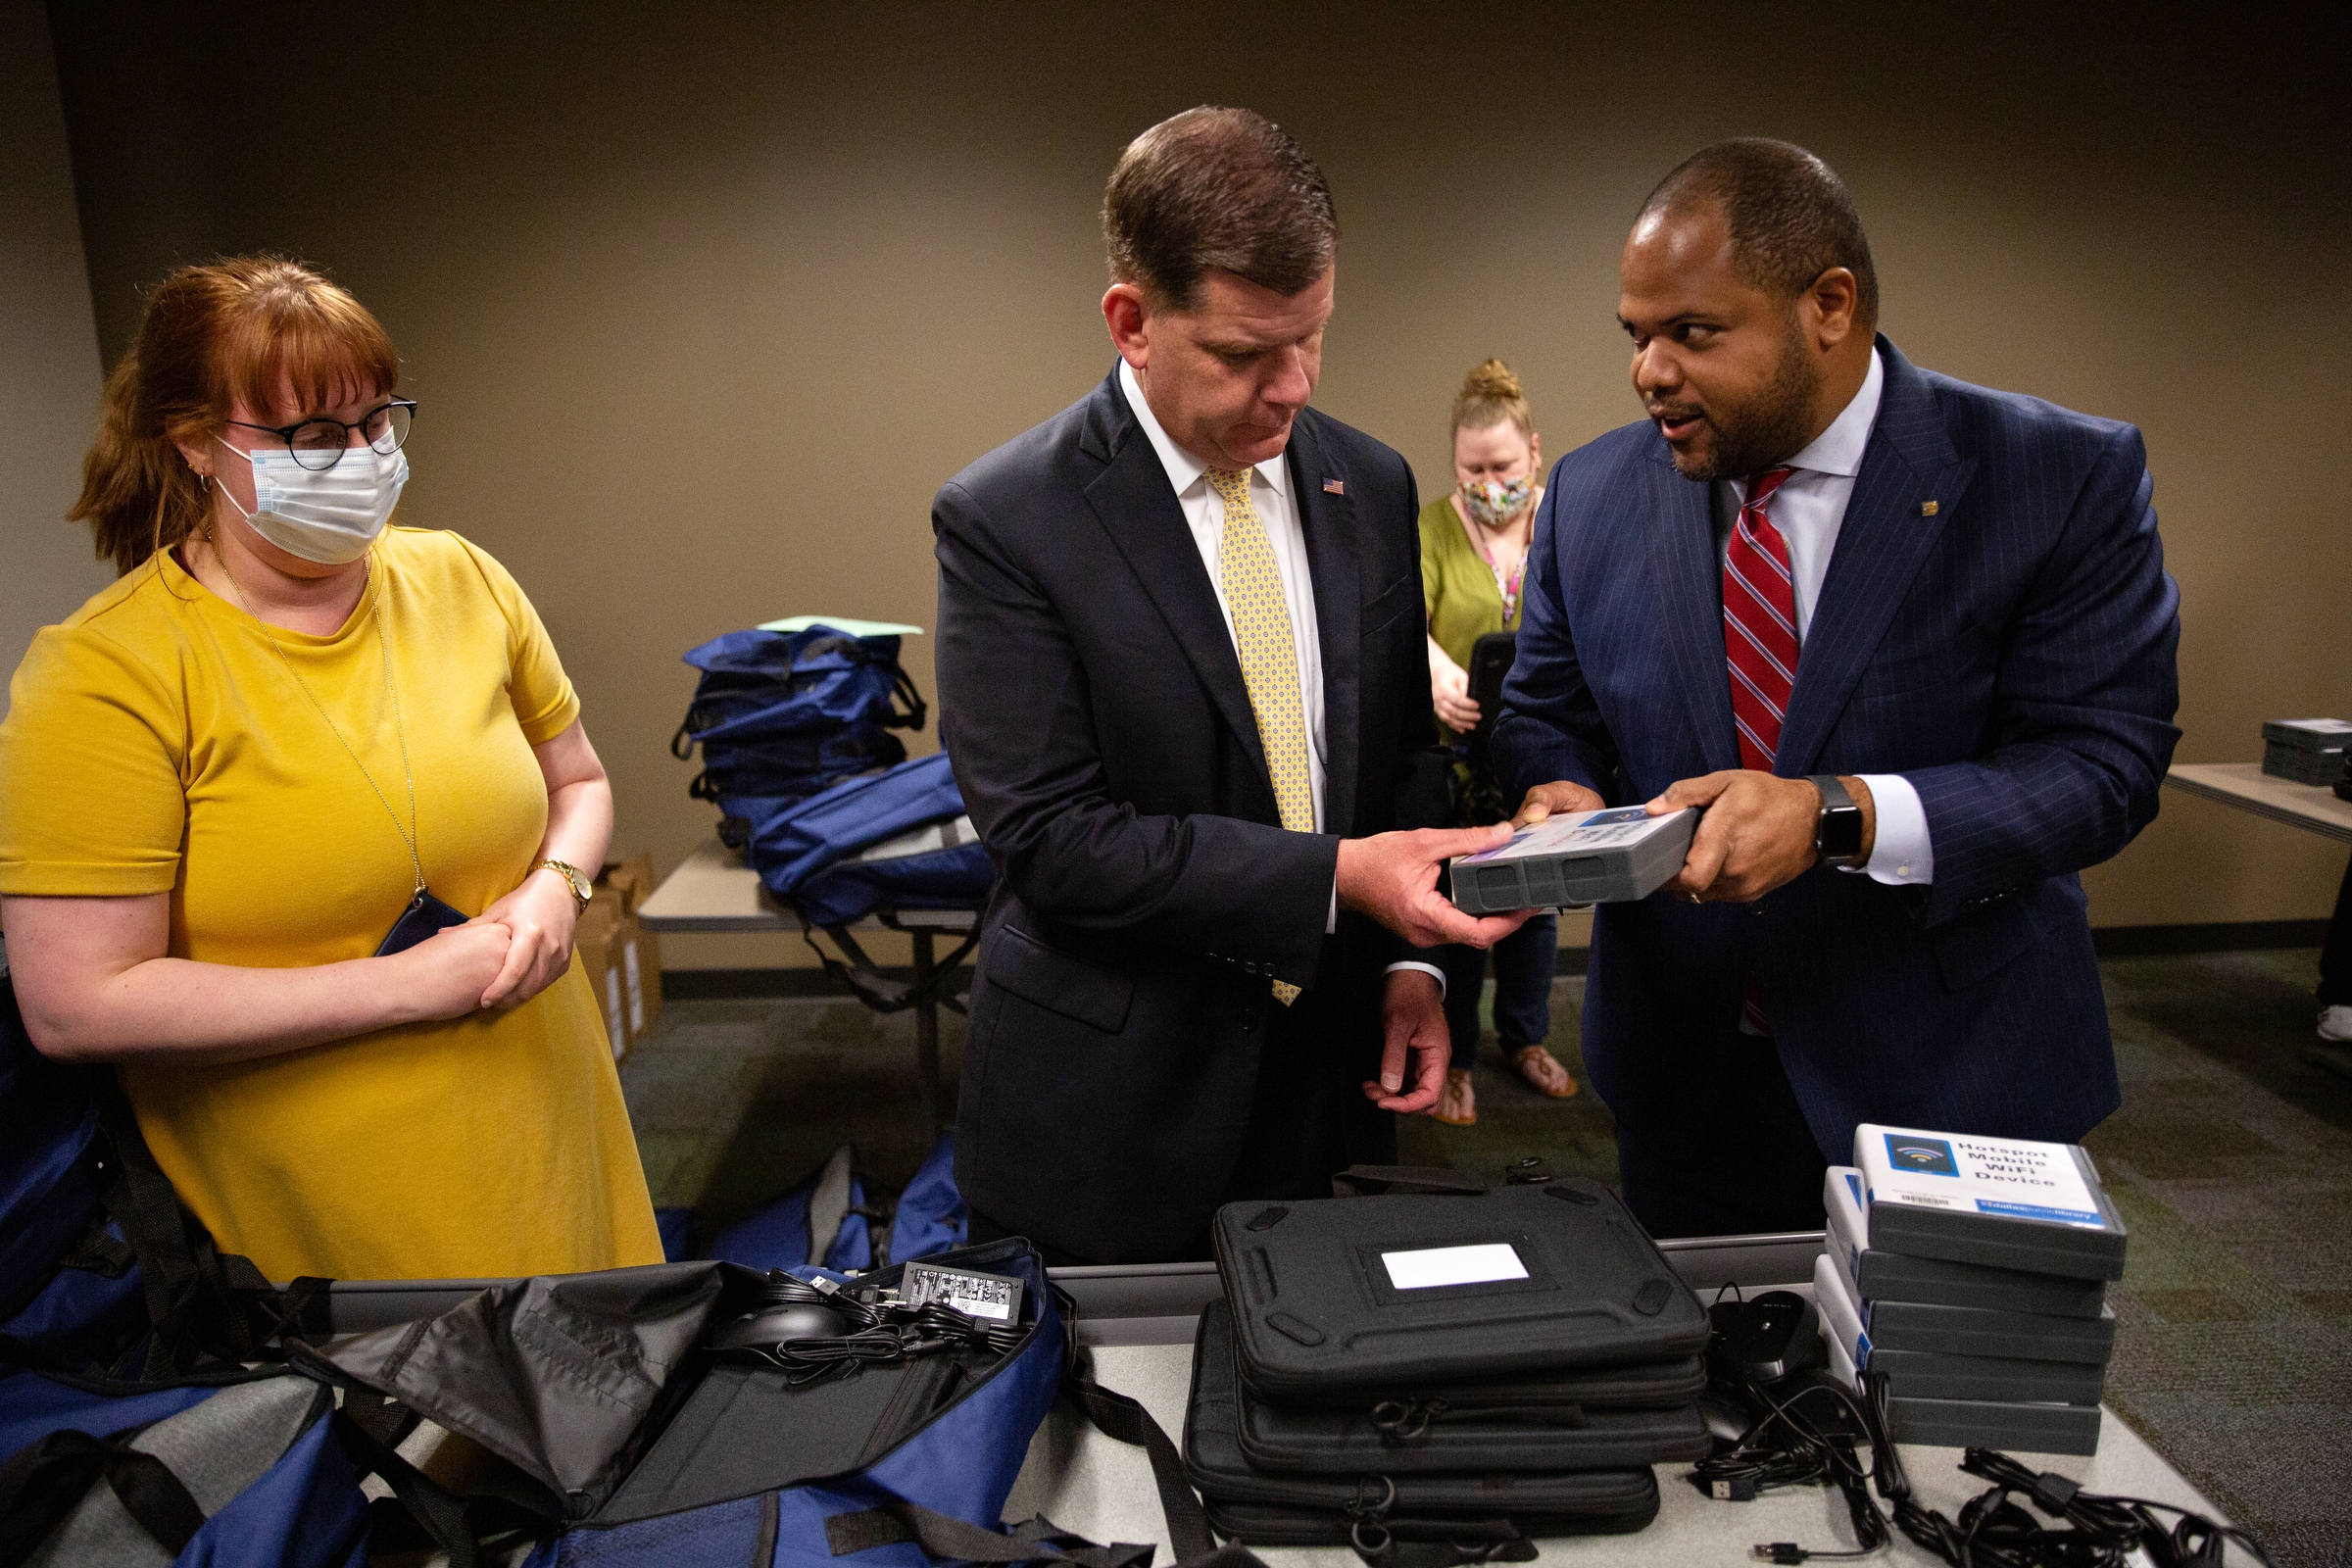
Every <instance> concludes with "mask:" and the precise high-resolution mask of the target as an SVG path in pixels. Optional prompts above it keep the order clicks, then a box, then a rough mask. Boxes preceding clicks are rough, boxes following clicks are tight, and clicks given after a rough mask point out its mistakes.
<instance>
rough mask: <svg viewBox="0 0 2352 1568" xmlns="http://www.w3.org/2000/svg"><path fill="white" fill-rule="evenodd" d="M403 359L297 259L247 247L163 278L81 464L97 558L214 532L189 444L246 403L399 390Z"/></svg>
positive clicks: (121, 564) (142, 556) (132, 562)
mask: <svg viewBox="0 0 2352 1568" xmlns="http://www.w3.org/2000/svg"><path fill="white" fill-rule="evenodd" d="M399 380H400V357H399V356H398V355H397V354H395V353H394V352H393V350H392V339H391V337H390V335H389V334H387V333H386V332H385V331H384V328H383V323H381V322H380V321H378V320H376V319H375V318H374V317H373V316H371V315H369V314H368V308H367V307H366V306H364V305H362V304H361V303H360V302H359V301H358V300H356V299H354V298H352V296H351V295H350V293H348V292H347V291H345V290H344V289H341V288H338V287H337V286H336V285H334V284H333V283H330V282H328V281H327V280H326V279H325V278H324V277H322V276H320V275H319V273H317V272H315V271H313V270H311V269H309V268H307V267H304V266H303V265H302V264H300V263H299V262H291V261H287V260H286V259H284V258H283V257H276V256H238V257H232V258H230V259H228V260H226V261H220V262H212V263H208V264H206V265H204V266H201V267H183V268H180V269H178V270H176V271H174V272H172V274H171V275H170V276H168V277H166V278H165V279H164V280H163V281H162V282H161V283H159V284H157V285H156V287H155V291H154V292H153V293H152V294H150V295H148V296H147V308H146V310H145V311H144V312H143V313H142V314H141V315H140V317H139V330H138V335H137V336H136V337H135V338H134V339H133V340H132V343H131V349H130V352H129V353H128V354H125V355H124V356H123V363H122V364H120V365H118V366H116V367H115V370H114V373H113V374H112V375H110V376H108V377H107V381H106V395H105V397H104V399H103V401H102V403H101V405H100V417H99V425H98V439H97V440H96V441H95V442H93V443H92V444H91V447H90V451H89V455H88V456H87V457H85V458H83V459H82V464H81V499H80V500H78V501H76V502H75V503H74V504H73V511H71V512H69V513H67V514H66V515H67V516H68V517H71V518H73V519H75V520H78V521H87V522H88V523H89V525H90V530H91V532H92V533H93V534H94V535H95V544H96V546H97V553H98V554H99V556H101V557H102V558H105V559H108V560H111V561H113V562H114V564H115V570H116V571H117V572H118V573H120V572H127V571H129V570H130V569H131V568H132V567H134V566H136V565H138V564H140V563H141V562H143V561H145V560H146V559H147V558H148V557H149V556H150V555H152V554H154V553H155V552H157V551H159V550H168V549H170V548H172V546H173V545H176V544H178V543H179V542H180V541H181V540H182V539H185V538H187V537H188V536H189V535H191V534H194V533H197V532H199V531H201V530H202V528H203V527H204V520H205V515H206V513H207V510H208V508H209V506H210V503H209V501H208V499H207V497H206V495H205V491H204V486H203V485H202V483H201V482H200V481H199V480H198V479H197V477H196V475H195V473H194V472H193V471H191V470H190V469H189V467H188V466H187V463H186V461H185V460H184V459H183V458H182V457H181V456H180V455H179V452H178V450H177V443H179V442H181V441H185V440H189V439H192V438H195V437H199V436H206V435H210V434H212V433H213V432H215V431H217V430H219V429H220V428H221V424H222V423H223V422H224V421H225V420H226V419H227V417H228V413H229V410H230V408H231V407H232V406H234V405H236V404H239V403H241V404H243V405H244V406H245V407H247V408H249V409H253V410H257V411H259V410H266V409H272V408H275V407H276V406H277V403H278V400H279V398H281V397H282V396H284V395H285V394H286V393H287V392H288V391H291V392H292V394H293V396H294V399H295V402H296V403H297V405H299V406H300V407H301V408H305V409H316V408H324V407H331V406H332V405H334V404H337V403H341V402H344V401H346V400H348V399H350V398H351V397H353V396H354V395H355V394H360V393H365V392H367V391H369V390H372V391H374V392H375V393H378V394H382V393H388V392H390V391H391V390H392V389H393V387H394V386H395V385H397V384H398V382H399Z"/></svg>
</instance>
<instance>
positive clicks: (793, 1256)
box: [708, 1132, 971, 1274]
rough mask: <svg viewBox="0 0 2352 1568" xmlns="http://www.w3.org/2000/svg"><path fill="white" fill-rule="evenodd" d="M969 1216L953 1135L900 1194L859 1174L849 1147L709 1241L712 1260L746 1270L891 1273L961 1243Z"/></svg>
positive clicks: (946, 1137)
mask: <svg viewBox="0 0 2352 1568" xmlns="http://www.w3.org/2000/svg"><path fill="white" fill-rule="evenodd" d="M970 1226H971V1216H970V1213H969V1211H968V1210H967V1209H966V1208H965V1207H964V1203H963V1198H962V1195H960V1194H959V1193H957V1192H956V1135H955V1134H954V1133H953V1132H948V1133H943V1134H941V1135H940V1140H939V1144H938V1146H937V1147H936V1148H934V1149H933V1150H932V1151H931V1152H930V1154H929V1155H928V1156H927V1157H926V1158H925V1159H924V1160H923V1163H922V1165H921V1166H920V1167H919V1168H918V1169H917V1170H916V1171H915V1173H914V1177H913V1179H912V1180H911V1181H909V1182H907V1186H906V1189H905V1190H904V1191H903V1192H899V1193H897V1194H895V1195H894V1194H893V1193H892V1192H891V1190H890V1189H889V1188H888V1187H886V1186H884V1185H883V1184H882V1183H880V1182H877V1181H875V1180H874V1179H873V1178H872V1177H871V1176H869V1175H867V1174H865V1173H864V1172H863V1171H860V1170H859V1169H858V1165H857V1154H856V1152H855V1151H854V1150H853V1149H851V1147H850V1146H849V1145H847V1144H844V1145H842V1147H841V1148H839V1149H837V1150H835V1151H834V1152H833V1157H832V1158H831V1159H828V1160H827V1161H826V1162H825V1165H824V1168H823V1169H822V1170H820V1171H818V1172H817V1173H816V1174H815V1175H813V1176H810V1177H809V1179H808V1180H806V1181H803V1182H799V1183H796V1184H795V1185H794V1186H793V1187H792V1188H791V1189H789V1190H788V1191H786V1192H785V1193H784V1194H783V1195H782V1196H781V1197H778V1198H775V1199H771V1200H769V1201H767V1202H765V1203H762V1204H760V1206H759V1207H758V1208H755V1209H753V1210H752V1211H751V1212H750V1213H748V1214H746V1215H744V1216H743V1217H742V1218H741V1219H738V1220H736V1221H734V1222H733V1223H732V1224H730V1225H728V1226H727V1227H726V1228H724V1229H723V1230H721V1231H720V1232H719V1233H718V1234H717V1235H716V1236H715V1237H713V1238H712V1239H711V1247H710V1250H709V1253H708V1255H710V1256H711V1257H714V1258H723V1259H724V1260H725V1261H727V1262H729V1263H739V1264H741V1265H742V1266H744V1267H745V1268H755V1269H771V1268H780V1269H796V1268H801V1267H804V1266H807V1265H814V1266H816V1267H819V1268H824V1269H829V1270H831V1271H832V1272H834V1273H837V1274H850V1273H861V1272H863V1271H864V1270H866V1269H873V1268H886V1267H888V1266H889V1265H890V1264H892V1263H904V1262H906V1261H907V1260H908V1259H909V1258H916V1257H929V1256H930V1255H931V1254H932V1253H934V1252H944V1251H946V1250H949V1249H951V1248H956V1247H961V1246H962V1245H963V1241H964V1236H965V1233H966V1232H967V1231H968V1230H969V1229H970Z"/></svg>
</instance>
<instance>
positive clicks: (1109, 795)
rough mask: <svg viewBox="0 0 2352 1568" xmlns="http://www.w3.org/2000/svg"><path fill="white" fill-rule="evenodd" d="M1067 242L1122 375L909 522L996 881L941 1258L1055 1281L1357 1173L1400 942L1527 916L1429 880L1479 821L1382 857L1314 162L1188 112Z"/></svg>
mask: <svg viewBox="0 0 2352 1568" xmlns="http://www.w3.org/2000/svg"><path fill="white" fill-rule="evenodd" d="M1103 229H1104V233H1105V236H1106V237H1107V239H1108V242H1109V251H1110V262H1111V271H1112V279H1113V280H1112V282H1111V285H1110V289H1109V291H1108V292H1107V293H1106V294H1104V295H1103V319H1104V321H1105V324H1106V325H1107V326H1108V327H1109V329H1110V336H1111V341H1112V343H1113V344H1114V345H1115V346H1116V348H1117V349H1118V353H1119V362H1118V364H1117V366H1116V367H1115V368H1113V369H1112V371H1111V373H1110V375H1109V376H1107V377H1106V378H1105V379H1104V380H1103V383H1102V385H1100V386H1098V387H1097V388H1096V389H1095V390H1094V391H1093V392H1092V393H1090V394H1089V395H1088V396H1086V397H1085V398H1083V399H1081V400H1080V401H1079V402H1078V403H1076V404H1074V405H1073V406H1071V407H1070V408H1069V409H1067V410H1065V411H1064V412H1063V413H1061V414H1059V415H1057V416H1055V417H1054V418H1052V419H1050V420H1048V421H1047V422H1046V423H1044V424H1041V425H1039V426H1038V427H1037V428H1036V429H1034V430H1031V431H1029V432H1028V433H1027V434H1025V435H1022V436H1019V437H1017V438H1016V439H1014V440H1012V441H1010V442H1008V443H1006V444H1005V446H1002V447H1000V448H998V449H997V450H996V451H994V452H992V453H990V454H989V455H988V456H987V457H985V458H982V459H981V460H980V461H979V462H977V463H975V464H973V465H972V466H970V467H968V468H966V469H965V470H964V471H963V472H961V473H959V474H957V475H956V477H955V478H954V479H952V480H950V481H949V482H948V484H947V485H946V486H945V487H944V488H943V489H942V490H941V491H940V493H939V498H938V500H937V501H936V502H935V503H934V504H933V508H932V528H933V532H934V534H935V535H936V538H937V550H938V556H939V604H940V649H939V687H940V695H941V711H942V712H943V714H945V715H946V717H945V719H944V720H943V725H942V728H943V733H944V738H945V740H946V742H947V747H948V751H949V753H950V755H951V756H952V757H953V758H954V760H955V767H956V782H957V783H958V784H959V785H960V786H961V788H962V791H963V797H964V801H965V803H966V804H967V805H968V806H969V807H970V809H971V813H972V820H973V822H974V823H975V824H976V825H977V826H978V828H979V829H980V834H981V837H982V839H983V840H984V841H985V842H986V843H987V845H988V849H989V853H990V854H991V855H992V856H993V857H994V858H996V861H997V865H998V867H999V869H1000V871H1001V873H1002V874H1001V878H1000V881H999V885H998V891H997V894H996V896H995V898H994V899H993V900H992V901H991V903H990V905H989V907H988V910H987V913H986V914H985V915H984V916H983V919H982V926H981V931H982V935H981V939H980V956H979V960H978V964H977V972H976V974H975V977H974V979H973V982H972V995H971V1004H970V1015H971V1027H970V1030H969V1032H968V1033H967V1035H966V1037H965V1043H964V1056H963V1092H962V1100H961V1103H960V1105H959V1107H958V1111H957V1117H956V1180H957V1182H958V1184H959V1185H960V1187H961V1189H962V1192H963V1195H964V1197H965V1198H966V1200H967V1201H969V1202H970V1204H971V1208H972V1228H973V1235H974V1238H975V1239H976V1240H977V1239H981V1238H985V1237H989V1236H993V1235H1001V1234H1005V1233H1007V1232H1018V1233H1021V1234H1025V1235H1027V1236H1029V1237H1030V1238H1031V1239H1032V1240H1033V1241H1036V1242H1038V1243H1040V1244H1041V1245H1042V1246H1043V1247H1044V1248H1045V1250H1046V1253H1047V1256H1048V1259H1049V1260H1050V1261H1062V1260H1077V1261H1089V1262H1128V1261H1150V1260H1156V1259H1168V1258H1180V1257H1188V1256H1205V1255H1207V1246H1208V1224H1209V1219H1210V1217H1211V1216H1212V1215H1213V1214H1214V1213H1215V1211H1216V1208H1217V1205H1218V1204H1219V1202H1221V1201H1229V1200H1238V1199H1245V1198H1274V1199H1280V1198H1309V1197H1328V1196H1330V1191H1331V1187H1330V1182H1331V1177H1332V1174H1333V1173H1334V1172H1335V1171H1337V1170H1340V1169H1341V1168H1343V1167H1345V1166H1346V1165H1348V1164H1349V1163H1351V1162H1356V1161H1368V1162H1372V1163H1385V1162H1387V1161H1389V1160H1392V1159H1393V1158H1394V1157H1395V1131H1394V1127H1395V1124H1394V1121H1393V1118H1392V1117H1391V1116H1390V1115H1388V1114H1386V1113H1387V1112H1390V1111H1411V1110H1418V1109H1420V1108H1422V1107H1424V1106H1426V1105H1428V1104H1431V1103H1434V1102H1435V1101H1436V1099H1437V1094H1438V1089H1439V1087H1440V1086H1441V1085H1442V1084H1443V1082H1444V1080H1445V1070H1446V1058H1447V1055H1448V1054H1449V1047H1448V1043H1447V1035H1446V1020H1445V1017H1444V1013H1443V1009H1442V1007H1441V1005H1440V1004H1441V1001H1442V998H1443V986H1444V978H1443V975H1442V974H1441V973H1440V972H1439V971H1438V969H1437V968H1436V966H1435V965H1432V964H1427V963H1421V962H1417V961H1414V960H1413V959H1412V957H1411V953H1412V949H1413V948H1414V947H1416V946H1419V947H1427V946H1433V945H1435V944H1438V943H1441V942H1467V943H1471V944H1473V945H1475V946H1478V947H1486V946H1488V945H1490V944H1491V943H1493V942H1494V941H1495V940H1496V939H1497V938H1499V937H1501V936H1504V935H1506V934H1507V933H1509V932H1510V931H1512V930H1515V929H1516V928H1517V926H1518V925H1519V924H1520V923H1521V921H1522V920H1524V918H1525V916H1524V915H1522V916H1518V917H1515V918H1505V919H1495V918H1490V919H1485V920H1473V919H1471V918H1469V917H1468V916H1465V915H1463V914H1462V913H1461V912H1460V911H1458V910H1457V909H1455V908H1454V907H1453V906H1452V905H1451V904H1449V903H1448V902H1446V899H1445V898H1443V897H1442V896H1441V895H1439V894H1438V893H1437V892H1436V891H1435V883H1436V880H1437V872H1438V867H1439V865H1440V864H1442V863H1443V862H1444V860H1445V859H1446V858H1447V857H1449V856H1454V855H1462V854H1468V853H1471V852H1473V851H1475V850H1479V849H1486V848H1491V847H1492V846H1493V845H1494V844H1495V843H1496V842H1498V841H1500V840H1502V839H1505V838H1507V837H1508V834H1507V830H1505V829H1503V828H1501V827H1499V826H1497V827H1495V828H1491V829H1479V830H1476V831H1448V832H1437V831H1425V832H1404V831H1396V829H1397V828H1398V827H1399V825H1400V824H1406V825H1409V820H1408V819H1409V816H1410V814H1411V813H1409V812H1407V811H1406V810H1405V809H1404V807H1403V806H1402V804H1401V803H1402V802H1403V801H1404V800H1405V799H1406V798H1407V797H1408V795H1409V793H1410V791H1409V789H1408V786H1409V784H1410V782H1411V781H1412V779H1413V778H1414V776H1415V772H1416V769H1415V760H1416V757H1417V755H1418V753H1419V749H1420V747H1421V745H1422V743H1423V740H1424V738H1425V737H1426V736H1427V734H1428V730H1429V711H1428V709H1429V665H1428V660H1427V655H1426V652H1425V649H1426V642H1425V634H1424V630H1423V625H1424V621H1425V618H1426V617H1425V615H1424V613H1423V609H1422V603H1421V567H1420V547H1419V533H1418V530H1417V528H1416V526H1415V517H1416V515H1417V513H1418V511H1419V505H1418V501H1417V498H1416V497H1415V495H1414V490H1413V477H1412V472H1411V470H1410V469H1409V468H1407V467H1406V466H1405V464H1404V460H1403V459H1402V458H1399V457H1398V456H1397V454H1396V453H1395V452H1392V451H1390V450H1389V449H1388V448H1387V447H1385V446H1382V445H1381V444H1380V443H1379V442H1377V441H1374V440H1372V439H1370V438H1369V437H1367V436H1364V435H1362V434H1360V433H1358V432H1357V431H1354V430H1351V429H1349V428H1348V426H1346V425H1344V424H1341V423H1340V422H1339V421H1338V420H1336V419H1331V418H1328V417H1324V416H1322V415H1320V414H1318V413H1316V412H1315V411H1314V410H1312V409H1310V408H1308V407H1307V406H1306V405H1307V400H1308V399H1309V398H1310V397H1311V396H1312V395H1313V393H1314V389H1315V381H1316V377H1317V375H1318V374H1319V372H1320V369H1321V365H1322V350H1323V327H1324V323H1325V321H1327V320H1328V319H1330V316H1331V309H1332V284H1333V278H1334V272H1335V260H1334V258H1335V253H1336V246H1337V241H1338V233H1339V229H1338V224H1337V222H1336V221H1335V219H1334V218H1333V213H1332V203H1331V191H1330V188H1329V186H1328V185H1326V184H1325V182H1324V179H1323V174H1322V172H1321V171H1320V170H1319V169H1317V168H1316V167H1315V164H1314V161H1313V160H1312V159H1311V158H1309V157H1307V155H1306V153H1305V152H1304V151H1303V150H1302V149H1301V148H1300V147H1299V145H1298V143H1297V142H1295V141H1293V140H1292V139H1291V138H1290V137H1289V136H1288V135H1286V134H1284V133H1283V132H1282V131H1281V130H1280V129H1279V128H1277V127H1276V126H1274V125H1272V124H1270V123H1267V122H1266V121H1264V120H1263V119H1261V118H1259V117H1258V116H1256V115H1253V114H1250V113H1249V112H1248V111H1245V110H1238V109H1197V110H1192V111H1189V112H1187V113H1185V114H1182V115H1178V116H1176V117H1175V118H1174V119H1172V120H1169V121H1166V122H1163V123H1160V124H1158V125H1155V126H1153V127H1152V129H1150V130H1148V131H1146V132H1145V133H1144V134H1143V135H1141V136H1139V137H1137V138H1136V140H1135V141H1134V142H1133V143H1132V144H1131V145H1130V146H1129V147H1128V148H1127V150H1126V152H1125V153H1124V154H1123V155H1122V156H1121V158H1120V159H1119V163H1118V167H1117V168H1116V169H1115V170H1113V171H1112V173H1111V178H1110V185H1109V189H1108V191H1107V193H1106V194H1105V196H1104V199H1103ZM1408 1060H1409V1061H1410V1062H1411V1065H1410V1067H1409V1069H1408V1065H1407V1064H1408ZM1408 1078H1409V1080H1410V1081H1409V1083H1408Z"/></svg>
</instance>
